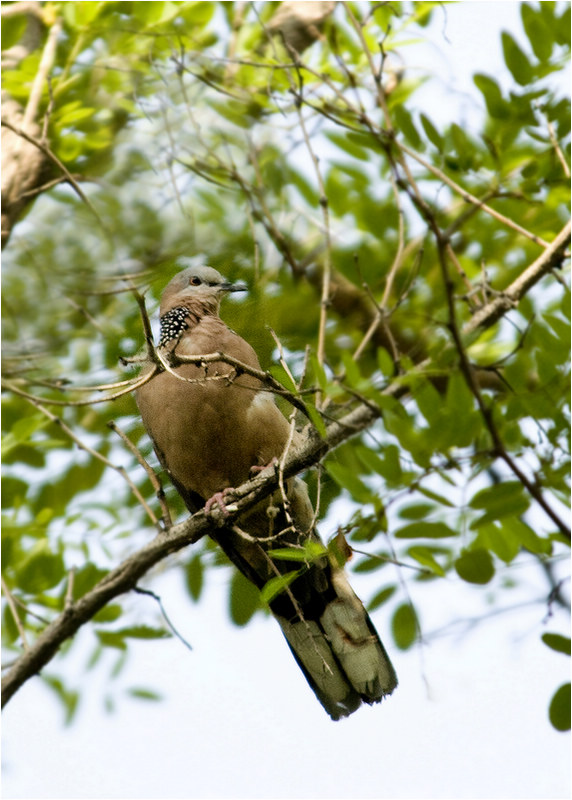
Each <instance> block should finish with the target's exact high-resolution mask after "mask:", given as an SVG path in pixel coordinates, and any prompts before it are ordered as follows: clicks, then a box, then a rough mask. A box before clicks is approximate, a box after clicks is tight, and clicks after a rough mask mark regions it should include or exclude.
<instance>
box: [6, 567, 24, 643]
mask: <svg viewBox="0 0 572 800" xmlns="http://www.w3.org/2000/svg"><path fill="white" fill-rule="evenodd" d="M1 581H2V591H3V593H4V596H5V598H6V602H7V603H8V607H9V608H10V611H11V613H12V617H13V619H14V622H15V624H16V627H17V628H18V633H19V634H20V638H21V639H22V646H23V648H24V650H29V649H30V645H29V644H28V640H27V639H26V631H25V630H24V626H23V625H22V620H21V619H20V616H19V614H18V609H17V608H16V603H15V602H14V598H13V597H12V592H11V591H10V589H9V588H8V585H7V583H6V581H5V580H4V577H3V576H2V578H1Z"/></svg>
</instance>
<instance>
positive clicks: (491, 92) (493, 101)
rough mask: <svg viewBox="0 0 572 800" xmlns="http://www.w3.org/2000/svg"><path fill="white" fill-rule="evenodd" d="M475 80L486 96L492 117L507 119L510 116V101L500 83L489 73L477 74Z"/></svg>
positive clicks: (488, 109)
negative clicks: (504, 95)
mask: <svg viewBox="0 0 572 800" xmlns="http://www.w3.org/2000/svg"><path fill="white" fill-rule="evenodd" d="M473 81H474V84H475V86H476V87H477V89H478V90H479V91H480V92H481V94H482V95H483V97H484V98H485V103H486V106H487V111H488V112H489V114H490V115H491V117H495V118H497V119H507V118H508V117H510V110H509V107H508V103H507V102H506V101H505V100H504V98H503V96H502V92H501V90H500V89H499V85H498V83H497V82H496V81H495V80H494V79H493V78H490V77H489V76H488V75H483V74H480V73H479V74H476V75H475V76H474V77H473Z"/></svg>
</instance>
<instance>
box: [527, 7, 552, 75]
mask: <svg viewBox="0 0 572 800" xmlns="http://www.w3.org/2000/svg"><path fill="white" fill-rule="evenodd" d="M520 15H521V17H522V24H523V26H524V30H525V32H526V35H527V36H528V39H529V41H530V44H531V46H532V49H533V50H534V55H535V56H536V57H537V58H538V60H539V61H547V60H548V59H549V58H550V56H551V54H552V46H553V41H554V39H553V36H552V33H551V31H550V29H549V27H548V25H547V24H546V23H545V21H544V18H543V16H542V14H541V13H540V12H538V11H537V10H536V9H535V8H533V7H532V6H531V5H530V4H529V3H522V4H521V6H520Z"/></svg>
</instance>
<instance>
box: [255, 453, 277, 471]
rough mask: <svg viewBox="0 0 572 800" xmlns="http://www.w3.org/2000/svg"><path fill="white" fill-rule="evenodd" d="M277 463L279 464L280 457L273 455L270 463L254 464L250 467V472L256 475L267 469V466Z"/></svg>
mask: <svg viewBox="0 0 572 800" xmlns="http://www.w3.org/2000/svg"><path fill="white" fill-rule="evenodd" d="M276 464H278V459H277V458H276V456H273V457H272V458H271V460H270V461H269V462H268V464H262V465H260V464H254V465H253V466H252V467H250V473H251V475H256V473H257V472H262V471H263V470H265V469H266V467H274V466H276Z"/></svg>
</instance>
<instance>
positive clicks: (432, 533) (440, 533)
mask: <svg viewBox="0 0 572 800" xmlns="http://www.w3.org/2000/svg"><path fill="white" fill-rule="evenodd" d="M393 535H394V536H395V538H396V539H423V538H429V539H445V538H447V537H449V536H456V535H457V534H456V532H455V531H453V530H451V528H449V526H448V525H445V523H444V522H412V523H411V524H409V525H405V526H404V527H403V528H398V529H397V530H396V531H394V534H393Z"/></svg>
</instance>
